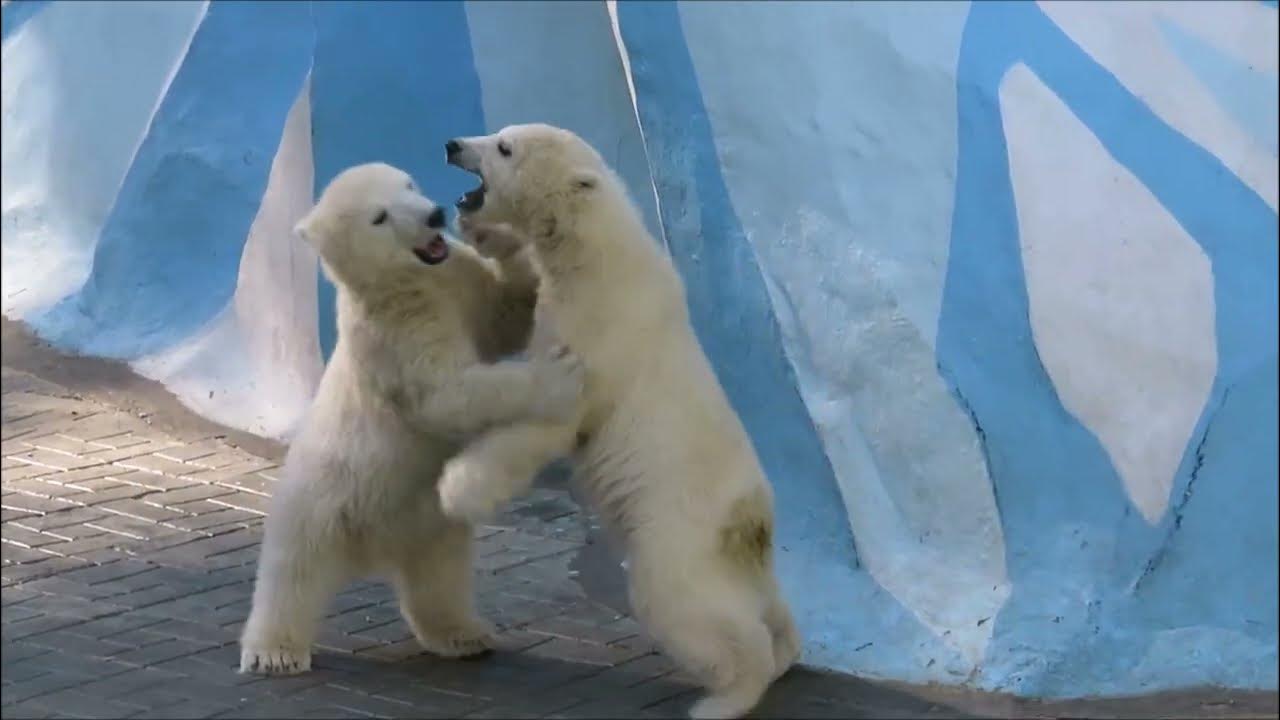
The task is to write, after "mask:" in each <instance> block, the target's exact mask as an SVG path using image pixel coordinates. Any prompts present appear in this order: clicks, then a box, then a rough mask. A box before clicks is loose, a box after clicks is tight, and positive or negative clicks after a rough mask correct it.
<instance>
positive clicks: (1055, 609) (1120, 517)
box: [938, 3, 1277, 695]
mask: <svg viewBox="0 0 1280 720" xmlns="http://www.w3.org/2000/svg"><path fill="white" fill-rule="evenodd" d="M1019 61H1021V62H1025V63H1026V64H1027V65H1028V66H1029V67H1031V68H1032V70H1034V71H1035V72H1036V74H1037V75H1038V76H1039V77H1040V78H1041V79H1042V80H1043V81H1044V82H1045V83H1046V84H1047V85H1048V86H1049V87H1050V88H1052V89H1053V90H1054V91H1055V92H1056V93H1057V94H1058V95H1059V96H1060V97H1061V98H1062V99H1063V101H1064V102H1065V103H1066V104H1067V105H1068V106H1069V107H1070V108H1071V109H1072V111H1073V112H1074V113H1076V115H1077V116H1078V117H1079V118H1080V120H1081V121H1082V122H1083V123H1084V124H1085V125H1086V126H1088V127H1089V129H1090V130H1091V131H1093V132H1094V133H1095V135H1097V137H1098V138H1099V140H1100V141H1101V142H1102V144H1103V145H1104V146H1105V147H1106V148H1107V150H1108V152H1109V153H1111V154H1112V155H1113V156H1114V157H1115V158H1116V160H1117V161H1118V162H1120V163H1121V164H1123V165H1124V166H1125V167H1127V168H1128V169H1129V170H1131V171H1132V172H1133V173H1134V174H1135V175H1137V176H1138V178H1139V179H1140V180H1141V181H1142V182H1143V183H1144V184H1145V185H1146V186H1147V187H1148V189H1150V190H1151V192H1152V193H1153V194H1154V195H1155V196H1156V198H1157V199H1158V200H1159V201H1160V202H1161V204H1163V205H1164V206H1165V207H1166V208H1167V209H1168V210H1169V212H1170V213H1171V214H1172V215H1173V216H1174V217H1175V218H1176V219H1177V220H1178V222H1179V223H1181V224H1182V226H1183V227H1184V228H1185V229H1186V230H1187V232H1188V233H1189V234H1190V235H1191V236H1192V237H1193V238H1195V240H1196V241H1197V242H1199V243H1200V245H1201V247H1202V248H1203V249H1204V251H1205V252H1206V254H1207V255H1208V256H1209V258H1210V260H1211V262H1212V265H1213V270H1214V275H1215V281H1216V283H1215V301H1216V304H1217V325H1218V339H1217V342H1218V353H1219V380H1218V383H1217V386H1216V387H1215V389H1214V393H1213V399H1212V400H1211V401H1210V403H1209V407H1210V411H1212V409H1216V407H1217V405H1218V399H1219V398H1220V397H1221V391H1222V387H1223V386H1224V384H1229V383H1230V382H1233V381H1234V380H1235V379H1238V378H1239V377H1240V376H1241V375H1242V374H1243V373H1245V372H1248V371H1249V370H1250V369H1251V368H1254V367H1257V366H1258V365H1259V364H1260V363H1265V362H1267V361H1268V359H1269V358H1274V357H1275V347H1276V319H1277V314H1276V311H1277V306H1276V292H1277V282H1276V261H1277V255H1276V242H1275V238H1276V231H1277V224H1276V215H1275V213H1274V212H1272V211H1271V210H1270V208H1269V207H1267V206H1266V204H1265V203H1264V202H1263V201H1262V200H1261V199H1260V198H1258V197H1257V196H1256V195H1255V194H1254V193H1253V192H1252V191H1250V190H1249V189H1248V188H1247V187H1246V186H1245V185H1244V184H1243V183H1241V182H1240V181H1239V179H1238V178H1236V177H1235V176H1234V175H1232V174H1231V173H1230V172H1229V171H1228V170H1227V169H1226V168H1225V167H1224V166H1223V165H1222V164H1221V162H1219V161H1218V160H1217V159H1216V158H1215V157H1213V156H1212V155H1211V154H1209V153H1208V152H1206V151H1204V150H1203V149H1202V148H1200V147H1198V146H1196V145H1194V144H1193V143H1191V142H1190V141H1189V140H1187V139H1186V138H1185V137H1183V136H1182V135H1180V134H1179V133H1177V132H1176V131H1174V130H1172V129H1171V128H1169V127H1168V126H1167V125H1166V124H1165V123H1164V122H1162V121H1161V120H1160V119H1159V118H1158V117H1156V116H1155V115H1154V114H1153V113H1152V112H1151V111H1150V109H1148V108H1147V107H1146V106H1145V105H1144V104H1143V103H1142V102H1141V101H1139V100H1137V99H1136V98H1135V97H1133V96H1132V95H1131V94H1130V93H1129V92H1128V91H1126V90H1125V89H1124V87H1123V86H1121V85H1120V84H1119V82H1118V81H1117V80H1116V79H1115V77H1114V76H1112V75H1111V74H1110V73H1109V72H1108V71H1107V70H1106V69H1105V68H1103V67H1101V66H1100V65H1098V64H1097V63H1096V62H1094V61H1093V60H1092V58H1090V57H1089V56H1088V54H1087V53H1085V52H1084V51H1083V50H1081V49H1080V48H1079V47H1078V46H1076V45H1075V44H1074V43H1072V42H1071V41H1070V39H1069V38H1067V37H1066V36H1065V35H1064V34H1063V33H1062V32H1061V30H1059V29H1058V28H1057V26H1056V25H1054V24H1053V22H1052V21H1050V20H1049V19H1048V18H1047V17H1046V16H1045V15H1044V14H1043V13H1042V12H1041V11H1040V9H1039V8H1038V7H1037V6H1036V5H1035V4H1033V3H975V4H974V6H973V9H972V11H971V14H970V17H969V21H968V24H967V26H966V30H965V36H964V41H963V44H962V47H961V54H960V64H959V72H958V77H957V95H958V98H957V104H958V112H959V114H960V128H961V131H960V138H959V140H960V149H959V158H958V173H957V187H956V202H955V216H954V220H953V226H952V245H951V253H950V258H949V266H948V273H947V283H946V288H945V292H944V297H943V307H942V313H941V317H940V320H939V332H938V358H939V366H940V368H941V370H942V371H943V373H944V376H945V377H947V378H948V379H949V381H950V382H951V383H952V384H953V387H954V388H955V389H956V392H957V394H958V395H959V396H961V397H962V398H963V400H964V401H965V402H966V403H967V404H968V405H969V406H970V407H971V408H972V409H973V411H974V413H975V416H976V417H977V419H978V421H979V423H980V424H981V426H982V429H983V431H984V433H985V436H986V440H987V445H988V449H989V451H990V456H991V468H990V470H991V476H992V478H993V481H994V483H995V488H996V492H997V499H998V503H999V507H1000V511H1001V518H1002V521H1003V523H1004V529H1005V542H1006V547H1007V551H1008V566H1009V572H1010V576H1011V578H1012V579H1013V581H1014V593H1013V595H1012V596H1011V597H1010V599H1009V602H1008V603H1007V604H1006V606H1005V609H1004V611H1003V612H1002V613H1001V615H1000V617H999V618H998V620H997V624H996V627H995V638H994V642H993V643H992V645H991V647H990V648H989V652H988V665H987V667H986V670H985V673H986V674H987V680H986V682H985V683H984V684H986V685H988V686H994V687H1000V688H1010V689H1014V690H1017V691H1019V692H1031V693H1035V694H1047V695H1062V694H1066V695H1069V694H1071V693H1072V692H1078V691H1079V689H1080V688H1089V689H1090V691H1095V692H1115V691H1126V690H1127V691H1132V690H1133V688H1132V686H1126V685H1125V683H1126V682H1127V681H1128V680H1129V678H1128V673H1129V672H1130V671H1131V670H1132V669H1133V668H1134V667H1135V665H1136V664H1138V663H1139V662H1140V661H1141V660H1142V659H1143V655H1144V653H1145V652H1146V647H1147V646H1146V644H1145V643H1144V642H1141V641H1140V640H1141V639H1144V638H1145V639H1146V640H1147V641H1149V640H1150V639H1151V635H1145V636H1142V635H1136V634H1135V633H1137V630H1138V628H1135V627H1133V625H1134V624H1135V622H1136V620H1135V619H1134V618H1132V617H1130V618H1127V619H1126V618H1123V617H1120V614H1121V613H1123V612H1133V610H1132V609H1128V610H1122V609H1118V608H1117V607H1116V606H1121V607H1123V606H1124V604H1125V598H1124V597H1122V595H1123V593H1124V592H1125V590H1126V589H1127V587H1128V585H1129V583H1131V582H1132V581H1133V580H1134V579H1135V578H1137V577H1138V576H1139V575H1140V574H1141V573H1142V572H1143V570H1144V568H1146V567H1147V563H1148V562H1149V561H1150V560H1151V558H1152V557H1153V555H1158V554H1159V553H1160V552H1161V548H1162V547H1163V546H1164V545H1166V544H1167V543H1168V541H1169V539H1170V538H1171V536H1172V533H1173V531H1174V530H1175V529H1176V527H1177V522H1178V521H1177V520H1175V516H1174V515H1173V514H1171V515H1170V516H1169V517H1168V518H1166V520H1165V521H1164V523H1163V524H1162V526H1161V527H1158V528H1155V529H1151V528H1147V527H1146V526H1145V524H1144V523H1143V522H1142V521H1141V520H1139V519H1138V517H1137V514H1136V513H1135V512H1134V510H1133V509H1132V507H1131V506H1130V503H1129V501H1128V498H1127V495H1126V494H1125V492H1124V491H1123V488H1122V485H1121V482H1120V479H1119V478H1118V476H1117V474H1116V472H1115V470H1114V469H1113V468H1112V467H1111V464H1110V462H1109V460H1108V458H1107V456H1106V454H1105V452H1104V451H1103V449H1102V448H1101V447H1100V446H1099V444H1098V442H1097V440H1096V439H1095V438H1094V437H1093V436H1092V434H1090V433H1089V432H1088V431H1087V430H1086V429H1085V428H1083V427H1082V426H1081V425H1080V424H1079V423H1078V422H1077V421H1076V420H1075V419H1074V418H1072V417H1071V416H1070V415H1069V414H1068V413H1067V412H1066V411H1065V410H1064V409H1063V408H1062V406H1061V403H1060V402H1059V400H1058V398H1057V397H1056V395H1055V393H1054V391H1053V388H1052V386H1051V384H1050V382H1049V380H1048V378H1047V377H1046V375H1045V373H1044V370H1043V368H1042V367H1041V364H1040V362H1039V358H1038V357H1037V355H1036V352H1035V346H1034V343H1033V341H1032V339H1031V330H1030V326H1029V323H1028V304H1027V296H1026V290H1025V277H1024V275H1023V272H1022V265H1021V257H1020V251H1019V246H1018V229H1017V221H1016V210H1015V207H1014V197H1013V193H1012V187H1011V184H1010V180H1009V175H1008V158H1007V152H1006V148H1005V143H1004V138H1003V131H1002V122H1001V116H1000V110H999V104H998V88H999V83H1000V80H1001V79H1002V78H1003V77H1004V74H1005V73H1006V72H1007V71H1008V69H1009V68H1010V67H1011V66H1013V65H1014V64H1015V63H1017V62H1019ZM1224 381H1225V382H1224ZM1258 421H1259V422H1260V423H1262V422H1263V419H1262V418H1258ZM1208 426H1209V418H1208V413H1206V418H1204V419H1202V420H1201V422H1200V424H1199V427H1198V429H1197V431H1196V434H1195V436H1194V437H1193V441H1192V445H1191V448H1189V449H1188V452H1187V455H1186V457H1185V458H1184V460H1183V462H1182V465H1181V467H1180V469H1179V472H1178V476H1177V480H1176V483H1175V488H1174V491H1173V498H1174V505H1175V507H1176V506H1178V505H1179V504H1180V503H1181V499H1182V498H1183V497H1184V492H1185V490H1186V488H1187V485H1188V482H1189V480H1190V478H1191V473H1192V469H1193V468H1194V467H1195V465H1196V457H1195V453H1194V448H1195V447H1196V446H1197V445H1198V444H1199V442H1200V440H1201V439H1202V437H1203V434H1204V432H1205V429H1206V428H1207V427H1208ZM1266 450H1267V449H1266V448H1257V447H1240V448H1235V447H1231V448H1224V449H1223V452H1234V453H1243V454H1246V455H1247V454H1256V455H1261V456H1263V457H1262V458H1259V460H1258V461H1257V462H1255V463H1245V465H1246V466H1249V465H1252V467H1253V469H1252V470H1250V471H1249V472H1247V473H1245V474H1243V475H1242V476H1238V477H1234V478H1233V477H1226V476H1216V477H1214V478H1213V480H1212V482H1215V483H1225V484H1229V485H1231V486H1232V487H1234V488H1235V489H1236V490H1237V491H1239V492H1240V493H1241V497H1242V499H1243V498H1245V497H1254V496H1257V495H1258V494H1259V492H1260V491H1261V490H1260V484H1262V483H1274V475H1273V476H1271V477H1270V478H1267V477H1264V476H1263V472H1264V471H1265V467H1266V466H1267V463H1266V461H1265V455H1266ZM1198 477H1199V481H1200V482H1205V481H1206V480H1208V478H1207V477H1206V476H1205V472H1204V470H1203V469H1202V470H1201V471H1200V472H1199V473H1198ZM1256 507H1257V508H1258V509H1257V510H1256V511H1254V512H1255V516H1254V517H1253V518H1252V522H1254V523H1255V524H1257V525H1258V526H1262V527H1265V526H1266V525H1268V524H1274V515H1272V514H1271V510H1270V508H1271V507H1274V505H1267V506H1266V509H1263V506H1262V505H1261V504H1259V505H1257V506H1256ZM1183 510H1184V511H1186V512H1195V506H1194V505H1191V506H1190V507H1187V508H1183ZM1223 532H1226V533H1227V534H1228V535H1229V531H1226V530H1224V531H1223ZM1225 537H1227V535H1218V536H1214V535H1204V536H1200V537H1198V538H1197V539H1196V541H1195V542H1196V543H1197V544H1198V546H1199V549H1198V550H1197V551H1196V552H1197V553H1201V554H1204V553H1208V554H1211V555H1215V556H1216V555H1217V552H1216V551H1215V549H1214V548H1215V547H1220V544H1221V542H1222V541H1223V540H1224V538H1225ZM1259 560H1260V558H1259V554H1258V553H1257V552H1256V551H1252V552H1249V551H1245V552H1242V553H1240V555H1238V556H1237V557H1236V558H1235V559H1233V560H1232V561H1233V562H1239V563H1241V564H1242V568H1241V569H1242V570H1243V569H1245V567H1244V566H1247V567H1248V568H1249V570H1250V572H1252V573H1257V572H1263V573H1274V572H1275V569H1274V567H1275V566H1274V562H1272V564H1271V566H1270V569H1268V568H1263V567H1257V566H1256V563H1258V562H1259ZM1250 572H1245V573H1243V574H1242V577H1249V576H1250ZM1064 598H1080V599H1081V600H1085V601H1086V602H1064V600H1063V599H1064ZM1150 604H1151V607H1148V608H1145V609H1144V610H1142V612H1143V613H1147V614H1150V615H1151V616H1160V617H1164V618H1165V619H1166V621H1169V620H1170V619H1173V618H1176V621H1175V622H1180V623H1183V624H1186V625H1210V626H1218V627H1232V626H1237V625H1238V623H1239V622H1240V620H1239V618H1238V617H1223V616H1211V617H1206V616H1204V615H1203V614H1200V613H1201V609H1197V604H1198V601H1197V600H1195V599H1193V598H1179V597H1170V596H1160V597H1155V598H1151V599H1150ZM1245 610H1246V612H1247V613H1248V614H1250V615H1252V614H1254V613H1256V612H1259V611H1261V610H1262V608H1246V609H1245ZM1054 617H1056V618H1058V619H1057V620H1055V621H1053V622H1049V619H1051V618H1054ZM1271 617H1272V618H1274V613H1272V615H1271ZM1272 623H1274V620H1272ZM1125 626H1127V627H1125ZM1271 628H1272V630H1271V632H1272V635H1273V637H1274V624H1272V625H1271ZM1099 633H1101V635H1100V636H1099V637H1098V638H1096V639H1095V638H1093V636H1094V635H1096V634H1099ZM1029 638H1033V639H1034V642H1029ZM1082 646H1084V650H1082ZM1170 661H1171V662H1172V661H1174V659H1170Z"/></svg>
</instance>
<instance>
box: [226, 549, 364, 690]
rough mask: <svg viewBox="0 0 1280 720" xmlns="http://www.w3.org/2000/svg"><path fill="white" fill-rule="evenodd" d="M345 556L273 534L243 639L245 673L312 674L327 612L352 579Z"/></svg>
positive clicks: (263, 557)
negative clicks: (314, 646)
mask: <svg viewBox="0 0 1280 720" xmlns="http://www.w3.org/2000/svg"><path fill="white" fill-rule="evenodd" d="M282 545H285V546H282ZM342 550H344V548H333V547H327V546H323V543H321V542H319V541H318V540H317V539H316V538H290V539H288V540H287V542H286V541H284V540H283V539H281V538H278V537H273V536H272V533H270V532H268V534H267V538H266V540H265V541H264V542H263V548H262V555H261V558H260V559H259V562H258V576H257V579H256V580H255V583H254V588H253V609H252V610H251V611H250V612H249V619H248V620H247V621H246V622H245V626H244V631H243V632H242V633H241V636H240V672H242V673H261V674H264V675H292V674H295V673H301V672H306V671H308V670H310V669H311V646H312V643H313V642H314V640H315V635H316V629H317V626H318V625H319V624H320V618H321V616H322V615H323V613H324V609H325V606H326V605H327V604H328V602H329V599H330V598H331V597H333V594H334V593H335V592H337V591H338V588H339V587H341V586H342V584H343V583H344V582H346V581H347V580H348V579H349V578H350V570H351V569H350V565H349V562H348V560H347V558H346V556H345V554H343V552H342Z"/></svg>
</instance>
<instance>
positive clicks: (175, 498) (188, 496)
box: [145, 483, 237, 514]
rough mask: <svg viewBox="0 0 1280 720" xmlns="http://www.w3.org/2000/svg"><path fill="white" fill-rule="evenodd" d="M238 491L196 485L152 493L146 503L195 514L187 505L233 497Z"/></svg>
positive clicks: (219, 486) (216, 507)
mask: <svg viewBox="0 0 1280 720" xmlns="http://www.w3.org/2000/svg"><path fill="white" fill-rule="evenodd" d="M236 492H237V491H236V490H234V489H232V488H227V487H222V486H221V485H207V484H204V483H194V484H191V485H187V486H186V487H182V488H175V489H172V490H165V491H163V492H156V493H151V494H149V495H147V496H146V497H145V500H146V502H149V503H154V504H156V505H162V506H164V507H172V508H176V509H178V510H181V511H183V512H185V513H189V514H195V511H193V510H192V509H189V508H187V507H184V505H186V504H190V503H192V502H198V501H202V500H208V499H209V498H216V497H218V496H220V495H231V494H234V493H236ZM212 507H213V508H214V509H221V507H220V506H217V505H213V506H212Z"/></svg>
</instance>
